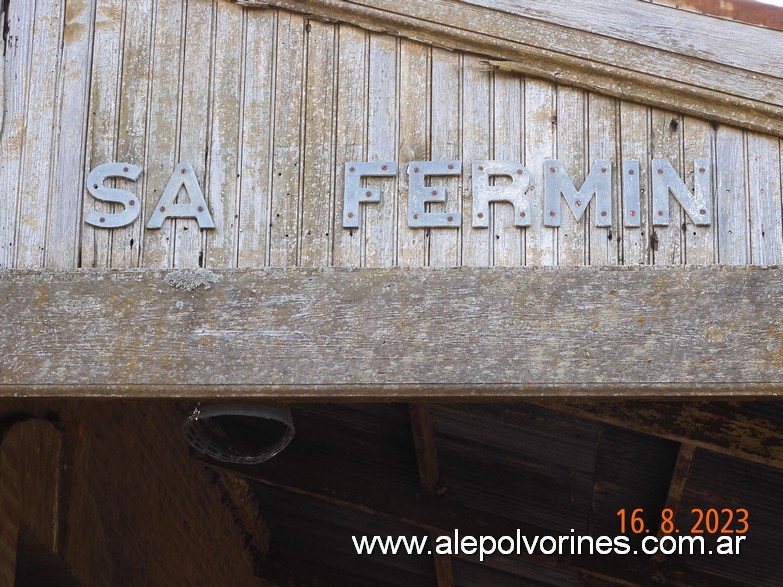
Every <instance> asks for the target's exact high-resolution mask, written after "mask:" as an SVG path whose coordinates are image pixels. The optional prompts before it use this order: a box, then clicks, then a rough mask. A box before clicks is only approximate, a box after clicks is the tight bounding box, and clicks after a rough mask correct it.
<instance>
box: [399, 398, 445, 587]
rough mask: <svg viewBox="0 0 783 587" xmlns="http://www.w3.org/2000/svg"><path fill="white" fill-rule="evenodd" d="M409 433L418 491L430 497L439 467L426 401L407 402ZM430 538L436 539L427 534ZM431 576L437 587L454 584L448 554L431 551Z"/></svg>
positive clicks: (436, 488)
mask: <svg viewBox="0 0 783 587" xmlns="http://www.w3.org/2000/svg"><path fill="white" fill-rule="evenodd" d="M409 410H410V417H411V433H412V435H413V445H414V447H415V449H416V465H417V468H418V470H419V480H420V482H421V491H422V494H423V495H425V496H427V497H434V496H435V494H436V493H437V491H438V481H439V478H440V470H439V466H438V448H437V446H436V445H435V427H434V426H433V423H432V413H431V412H430V406H429V404H426V403H414V404H410V406H409ZM430 538H431V539H435V538H437V535H436V534H430ZM433 561H434V563H435V577H436V579H437V581H438V587H454V570H453V568H452V564H451V557H450V556H447V555H442V554H437V553H436V554H434V555H433Z"/></svg>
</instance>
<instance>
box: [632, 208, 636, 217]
mask: <svg viewBox="0 0 783 587" xmlns="http://www.w3.org/2000/svg"><path fill="white" fill-rule="evenodd" d="M634 216H636V210H631V218H633V217H634Z"/></svg>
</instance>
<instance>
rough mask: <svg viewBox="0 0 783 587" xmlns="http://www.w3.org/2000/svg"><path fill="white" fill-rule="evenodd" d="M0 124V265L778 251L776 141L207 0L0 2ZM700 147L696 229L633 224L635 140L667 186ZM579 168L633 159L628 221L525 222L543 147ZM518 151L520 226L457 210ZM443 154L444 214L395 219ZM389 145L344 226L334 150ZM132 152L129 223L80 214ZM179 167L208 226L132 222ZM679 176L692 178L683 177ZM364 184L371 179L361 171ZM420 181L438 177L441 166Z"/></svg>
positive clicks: (714, 258)
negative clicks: (667, 176)
mask: <svg viewBox="0 0 783 587" xmlns="http://www.w3.org/2000/svg"><path fill="white" fill-rule="evenodd" d="M9 8H10V13H9V16H8V25H9V28H8V35H7V38H6V39H5V88H4V90H5V102H6V104H5V119H4V127H3V130H2V137H1V138H0V154H1V156H2V159H1V160H0V268H9V267H15V268H40V267H49V268H53V269H69V268H74V267H115V268H128V267H150V268H165V267H196V266H205V267H210V268H232V267H265V266H272V267H290V266H303V267H310V266H328V265H334V266H368V267H388V266H395V265H399V266H424V265H432V266H451V265H473V266H483V265H531V266H533V265H553V264H562V265H583V264H590V265H604V264H626V265H633V264H655V265H671V264H681V263H688V264H712V263H724V264H762V265H770V264H777V263H780V262H783V227H782V226H781V217H782V204H781V151H782V149H783V145H781V141H780V140H779V139H777V138H773V137H769V136H764V135H760V134H756V133H753V132H749V131H743V130H741V129H738V128H730V127H727V126H724V125H714V124H711V123H708V122H706V121H702V120H699V119H695V118H691V117H688V116H682V115H678V114H674V113H671V112H665V111H661V110H658V109H656V108H651V107H646V106H643V105H638V104H634V103H629V102H625V101H621V100H618V99H615V98H608V97H604V96H601V95H598V94H594V93H590V92H587V91H585V90H580V89H574V88H570V87H565V86H558V85H555V84H553V83H550V82H546V81H540V80H536V79H530V78H523V77H521V76H519V75H516V74H512V73H504V72H499V71H489V70H488V68H487V67H486V64H485V63H484V62H483V61H482V57H481V56H477V55H472V54H466V53H460V52H456V51H446V50H444V49H439V48H433V47H429V46H426V45H422V44H418V43H416V42H413V41H410V40H406V39H402V38H399V37H394V36H390V35H384V34H379V33H370V32H367V31H364V30H361V29H359V28H356V27H352V26H349V25H346V24H326V23H323V22H318V21H315V20H308V19H307V18H306V17H304V16H301V15H298V14H294V13H289V12H286V11H283V10H277V9H262V8H257V7H255V8H248V7H243V6H239V5H237V4H234V3H231V2H227V1H225V0H181V1H163V0H138V1H135V2H133V3H129V2H126V1H123V0H79V1H76V0H69V1H68V2H67V3H66V2H64V0H37V1H36V2H21V1H16V2H11V3H10V5H9ZM701 156H704V157H708V158H710V159H711V160H712V164H713V184H714V185H713V215H714V217H713V220H712V225H711V226H710V227H706V228H705V227H697V226H695V225H693V224H692V223H691V221H690V220H689V219H688V218H687V217H686V216H685V214H684V212H683V211H682V210H681V208H680V207H679V206H678V204H677V203H676V202H675V201H672V212H673V213H672V223H671V225H670V226H669V227H655V228H654V229H653V227H652V225H651V220H652V219H651V217H649V206H648V205H647V201H649V199H650V185H649V184H650V181H649V178H648V173H647V171H648V170H647V167H648V165H649V161H650V159H651V158H653V157H655V158H658V157H664V158H668V159H670V160H671V161H672V164H673V165H674V167H675V168H676V169H677V170H678V171H679V172H680V174H681V175H682V177H684V178H686V182H687V183H688V184H689V185H692V177H690V176H689V173H688V170H689V169H691V170H692V169H693V168H692V160H693V158H694V157H701ZM550 157H555V158H558V159H561V160H562V161H563V162H564V164H565V165H566V168H567V169H568V171H569V173H570V174H571V175H572V177H573V178H574V180H575V182H576V183H577V185H579V183H581V181H582V180H583V179H584V176H585V174H586V173H587V171H588V170H589V168H590V166H591V165H592V163H593V161H595V160H596V159H604V158H608V159H611V160H612V163H613V168H612V172H613V179H614V181H613V184H614V192H615V199H616V202H615V209H616V210H617V211H619V210H620V202H619V195H620V189H621V184H620V177H619V173H618V172H619V170H621V169H622V160H623V159H627V158H634V159H639V160H640V161H641V163H642V186H643V189H644V194H643V196H644V199H643V206H644V208H643V212H644V214H645V223H644V225H643V226H642V228H641V229H630V228H624V227H623V226H622V223H621V222H620V220H619V218H621V216H620V215H619V214H616V217H617V218H616V219H615V220H614V225H613V226H612V227H611V228H609V229H606V228H596V227H594V226H593V213H592V211H588V214H586V217H585V219H584V220H583V221H582V222H581V223H578V224H577V223H575V222H574V221H573V218H572V217H571V216H570V215H569V214H564V216H563V218H564V222H563V225H562V226H561V227H560V228H558V229H553V228H546V227H544V226H543V222H542V214H543V211H542V205H543V189H542V186H541V182H542V176H543V160H544V159H546V158H550ZM483 158H497V159H512V160H518V161H520V162H523V163H524V164H525V165H526V166H527V167H528V168H529V169H530V171H531V173H532V188H531V192H530V193H531V203H532V205H533V210H532V212H533V218H532V226H530V227H529V228H527V229H519V228H514V227H513V225H512V213H511V209H510V207H508V209H507V207H506V206H505V205H494V207H493V213H492V215H493V218H492V222H491V226H490V229H489V230H481V229H474V228H472V227H471V226H470V225H469V223H470V218H471V216H470V213H469V210H470V208H471V205H472V202H471V189H470V179H471V178H470V175H471V172H470V163H471V161H473V160H475V159H483ZM414 159H424V160H426V159H457V160H461V161H462V163H463V173H462V176H461V177H460V178H453V179H446V180H445V184H446V185H447V186H448V190H449V194H448V198H449V200H448V202H447V206H448V209H450V210H454V209H459V210H461V211H462V212H463V227H462V228H461V229H460V230H453V229H452V230H450V229H431V230H422V229H410V228H408V226H407V175H406V174H405V167H406V163H407V162H408V161H410V160H414ZM350 160H358V161H361V160H389V161H398V162H399V163H400V166H399V170H400V173H399V177H398V179H397V180H396V181H394V182H388V181H382V180H377V185H381V186H383V188H382V189H383V193H384V199H383V201H382V203H381V204H379V205H371V206H366V207H364V208H363V212H362V218H361V226H360V228H359V229H358V230H353V231H350V230H346V229H343V228H342V226H341V218H342V193H343V181H342V172H343V169H342V166H343V163H344V162H346V161H350ZM111 161H123V162H129V163H134V164H136V165H140V166H142V167H143V168H144V173H143V175H142V176H141V178H140V179H139V181H138V182H136V183H135V184H134V183H129V182H121V183H122V184H123V187H125V188H126V189H129V190H130V191H132V192H134V193H136V194H137V195H138V197H139V199H140V202H142V204H143V210H142V214H141V217H140V219H139V220H137V221H136V222H135V223H134V224H132V225H130V226H129V227H127V228H123V229H116V230H101V229H95V228H92V227H91V226H89V225H86V224H84V222H83V218H84V217H85V216H86V214H88V213H89V212H90V211H92V210H105V211H111V206H110V205H107V204H102V203H101V202H98V201H96V200H94V199H93V198H92V197H91V196H90V195H89V194H87V192H86V190H85V189H84V184H85V179H86V175H87V173H88V172H89V170H90V169H92V168H93V167H95V166H96V165H99V164H101V163H107V162H111ZM180 161H182V162H189V163H191V164H192V165H193V167H194V168H195V171H196V173H197V175H198V177H199V181H200V183H201V186H202V188H203V190H204V193H205V196H206V198H207V201H208V203H209V207H210V210H211V212H212V215H213V217H214V220H215V223H216V225H217V228H216V229H215V230H212V231H199V230H198V226H197V225H196V223H195V221H193V220H177V221H170V222H167V223H166V224H165V225H164V227H163V229H162V230H158V231H155V230H147V229H145V228H144V224H145V223H146V220H147V219H148V218H149V216H150V214H151V209H152V207H153V206H154V205H155V203H156V202H157V200H158V198H159V197H160V195H161V193H162V190H163V189H164V187H165V185H166V183H167V181H168V178H169V176H170V175H171V173H172V171H173V170H174V166H175V165H176V164H177V163H178V162H180ZM691 175H692V174H691ZM375 182H376V180H370V183H371V184H375ZM439 183H440V182H439Z"/></svg>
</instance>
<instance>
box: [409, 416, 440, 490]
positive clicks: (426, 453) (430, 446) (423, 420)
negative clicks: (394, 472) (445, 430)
mask: <svg viewBox="0 0 783 587" xmlns="http://www.w3.org/2000/svg"><path fill="white" fill-rule="evenodd" d="M410 414H411V432H412V433H413V445H414V446H415V448H416V464H417V466H418V469H419V479H420V480H421V491H422V493H423V494H424V495H426V496H427V497H433V496H434V495H435V494H436V492H437V490H438V479H439V477H440V471H439V467H438V449H437V447H436V445H435V429H434V427H433V424H432V414H431V413H430V406H429V404H425V403H415V404H410Z"/></svg>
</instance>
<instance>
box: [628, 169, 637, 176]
mask: <svg viewBox="0 0 783 587" xmlns="http://www.w3.org/2000/svg"><path fill="white" fill-rule="evenodd" d="M634 173H636V172H635V171H634V170H633V169H629V170H628V175H633V174H634Z"/></svg>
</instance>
